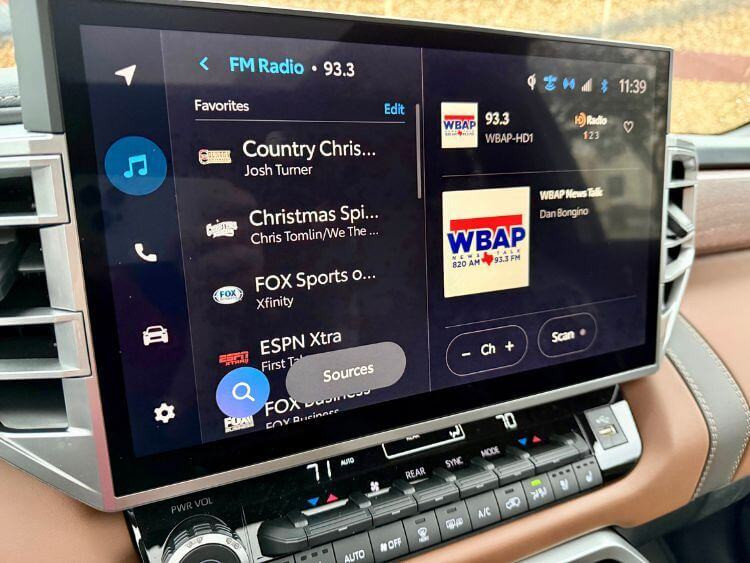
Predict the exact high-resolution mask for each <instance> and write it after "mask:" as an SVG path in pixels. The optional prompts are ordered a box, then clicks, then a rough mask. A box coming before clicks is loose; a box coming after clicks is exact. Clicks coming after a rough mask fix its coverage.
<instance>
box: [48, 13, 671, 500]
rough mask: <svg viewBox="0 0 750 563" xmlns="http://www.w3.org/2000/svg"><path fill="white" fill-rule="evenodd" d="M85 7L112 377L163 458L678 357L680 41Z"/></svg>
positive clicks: (240, 458)
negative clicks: (669, 309) (674, 219)
mask: <svg viewBox="0 0 750 563" xmlns="http://www.w3.org/2000/svg"><path fill="white" fill-rule="evenodd" d="M81 5H82V6H83V4H81ZM63 18H68V20H67V21H68V23H66V24H65V25H66V26H67V27H68V28H71V29H72V27H73V26H72V24H71V23H70V21H71V20H72V21H74V22H75V24H76V25H75V27H76V29H75V33H76V34H77V36H76V38H77V45H78V46H79V50H78V51H76V50H75V49H70V48H69V47H68V48H66V49H59V50H60V51H65V53H63V54H58V57H60V59H61V60H59V61H58V66H59V67H60V69H61V70H60V72H61V73H62V89H63V101H64V105H65V107H64V110H65V112H66V123H67V130H68V137H69V143H70V150H71V153H72V162H73V170H72V174H73V178H74V189H75V196H76V206H77V208H78V216H79V219H78V221H79V229H80V233H81V247H82V253H83V265H84V271H85V273H86V281H87V290H88V293H89V308H90V315H91V319H92V328H93V342H94V346H95V355H96V359H97V365H98V372H99V373H98V375H99V379H100V382H101V383H100V385H101V387H102V394H103V401H104V406H105V415H106V423H107V426H108V431H109V432H110V442H112V443H111V444H110V449H111V450H114V451H115V452H118V453H119V458H120V459H122V460H126V459H130V460H133V466H132V467H131V469H132V471H133V472H134V473H136V474H137V473H138V470H137V469H133V468H137V467H139V466H140V465H139V463H140V462H138V460H144V463H145V464H148V463H151V462H153V463H157V462H158V463H165V464H166V463H168V460H172V461H175V460H179V459H183V458H180V456H187V455H189V456H190V459H193V460H201V461H194V463H193V464H192V465H193V467H191V468H190V471H192V472H193V473H185V476H194V475H196V474H200V473H201V472H203V473H208V472H212V471H215V470H217V469H228V468H232V467H235V466H238V465H242V464H248V463H255V462H261V461H267V460H269V459H273V458H277V457H280V456H282V455H286V454H290V453H296V452H299V451H303V450H306V449H310V448H311V447H316V446H320V445H325V444H331V443H336V442H340V441H344V440H348V439H352V438H355V437H357V436H362V435H367V434H372V433H376V432H379V431H383V430H387V429H392V428H397V427H402V426H407V425H409V424H412V423H414V422H418V421H424V420H429V419H436V418H439V417H442V416H446V415H452V414H456V413H461V412H467V411H472V410H475V409H479V408H481V407H487V406H489V405H495V404H499V403H503V402H504V401H508V400H511V399H515V398H519V397H524V396H528V395H533V394H537V393H542V392H546V391H550V390H554V389H559V388H565V387H568V386H573V385H580V384H583V383H585V382H589V381H592V380H598V379H601V378H605V377H607V376H611V375H615V374H624V373H636V372H637V370H639V369H642V368H647V367H649V366H650V367H653V366H654V365H655V363H656V358H657V345H656V340H657V338H656V334H657V313H658V306H657V297H658V279H659V264H660V258H659V256H660V250H659V249H660V244H659V242H660V237H661V217H662V197H661V190H662V183H663V161H664V142H665V134H666V126H667V92H668V82H669V58H670V57H669V52H668V51H667V50H664V49H659V48H644V47H637V46H626V45H610V44H604V43H592V42H586V41H581V40H562V39H557V38H544V37H538V36H525V35H519V34H501V33H497V32H491V31H487V30H485V31H480V30H469V29H461V28H450V27H446V26H437V25H436V26H427V25H416V24H415V25H412V24H406V23H393V22H390V23H389V22H378V21H375V20H373V21H365V20H346V19H333V18H330V19H329V18H324V17H321V16H309V15H308V16H302V15H299V14H297V15H295V14H291V15H283V14H279V13H255V12H234V13H230V12H225V11H223V10H196V9H184V8H183V9H174V10H173V11H171V12H167V11H165V8H164V7H158V6H134V5H126V6H121V7H117V8H115V7H114V6H112V7H110V9H108V10H106V13H105V10H103V9H100V8H99V7H96V5H93V7H90V9H86V10H84V9H83V8H80V9H73V10H72V12H66V13H65V14H64V15H63V14H62V13H61V14H59V16H58V19H60V20H61V19H63ZM61 27H62V26H61ZM69 33H70V35H69V37H73V32H72V31H70V32H69ZM61 37H68V36H67V35H64V34H63V33H61ZM58 41H59V42H61V40H59V39H58ZM110 413H116V414H110ZM113 433H116V436H113ZM201 456H202V457H201ZM148 460H152V461H151V462H149V461H148ZM152 467H154V466H152ZM185 471H188V469H185ZM145 473H146V472H144V474H145ZM143 479H145V478H143ZM154 479H156V478H154ZM146 481H147V479H146ZM123 482H124V481H122V482H121V483H123ZM143 483H144V481H142V482H141V484H139V485H133V487H136V486H144V485H143ZM153 483H154V484H158V483H157V481H153ZM129 487H130V485H129V484H121V486H120V490H124V491H127V490H128V488H129Z"/></svg>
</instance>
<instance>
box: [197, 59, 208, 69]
mask: <svg viewBox="0 0 750 563" xmlns="http://www.w3.org/2000/svg"><path fill="white" fill-rule="evenodd" d="M206 61H208V57H203V58H202V59H201V60H200V61H198V64H199V65H201V68H202V69H203V70H208V65H207V64H206Z"/></svg>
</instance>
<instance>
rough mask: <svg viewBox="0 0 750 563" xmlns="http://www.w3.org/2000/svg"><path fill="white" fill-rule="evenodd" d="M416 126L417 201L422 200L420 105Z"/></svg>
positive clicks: (417, 108)
mask: <svg viewBox="0 0 750 563" xmlns="http://www.w3.org/2000/svg"><path fill="white" fill-rule="evenodd" d="M414 116H415V117H416V119H415V120H414V124H415V126H416V128H417V199H422V129H421V126H422V116H421V114H420V107H419V104H416V105H415V106H414Z"/></svg>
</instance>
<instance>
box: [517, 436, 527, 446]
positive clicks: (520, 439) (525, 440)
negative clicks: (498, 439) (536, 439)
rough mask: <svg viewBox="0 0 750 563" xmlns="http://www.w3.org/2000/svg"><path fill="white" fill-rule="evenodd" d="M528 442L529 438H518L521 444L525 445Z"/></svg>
mask: <svg viewBox="0 0 750 563" xmlns="http://www.w3.org/2000/svg"><path fill="white" fill-rule="evenodd" d="M526 442H528V438H519V439H518V443H519V444H521V445H522V446H525V445H526Z"/></svg>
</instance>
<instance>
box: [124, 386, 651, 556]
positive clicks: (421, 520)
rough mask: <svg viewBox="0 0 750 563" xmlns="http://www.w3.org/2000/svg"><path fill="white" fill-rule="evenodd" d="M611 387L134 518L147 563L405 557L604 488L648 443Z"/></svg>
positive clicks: (138, 512)
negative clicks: (642, 440)
mask: <svg viewBox="0 0 750 563" xmlns="http://www.w3.org/2000/svg"><path fill="white" fill-rule="evenodd" d="M614 391H615V390H613V389H608V390H604V391H598V392H594V393H590V394H588V395H583V396H580V397H577V398H574V399H570V400H567V401H562V402H557V403H552V404H548V405H543V406H540V407H535V408H531V409H527V410H523V411H518V412H508V413H502V414H500V415H498V416H496V417H492V418H490V419H486V420H482V421H478V422H475V423H471V424H464V425H456V426H451V427H449V428H445V429H441V430H437V431H433V432H429V433H426V434H419V435H414V436H410V437H408V438H406V439H404V440H399V441H396V442H391V443H387V444H382V445H380V446H378V447H374V448H369V449H366V450H360V451H356V452H350V453H346V454H343V455H341V456H338V457H334V458H330V459H324V460H320V461H318V462H316V463H310V464H307V465H305V466H301V467H298V468H295V469H291V470H287V471H283V472H279V473H276V474H271V475H266V476H263V477H259V478H256V479H252V480H248V481H244V482H239V483H234V484H231V485H225V486H223V487H220V488H217V489H213V490H209V491H206V492H205V493H203V494H197V495H191V496H189V497H181V498H177V499H173V500H167V501H162V502H160V503H157V504H153V505H148V506H144V507H140V508H136V509H134V510H132V511H129V512H128V514H127V517H128V521H129V522H130V525H131V526H132V528H133V531H134V533H133V536H134V537H135V538H137V540H136V541H137V544H138V545H137V547H138V551H139V553H140V554H141V557H142V558H143V560H144V561H147V562H154V563H155V562H159V563H193V562H198V561H218V562H221V563H224V562H227V563H228V562H232V563H236V562H258V563H262V562H265V561H271V560H273V561H279V562H284V563H315V562H320V563H366V562H376V561H377V562H379V561H389V560H393V559H401V558H403V557H406V556H407V555H408V554H410V553H415V552H418V551H423V550H427V549H431V548H434V547H435V546H438V545H440V544H442V543H444V542H448V541H452V540H454V539H456V538H459V537H462V536H465V535H467V534H471V533H475V532H478V531H480V530H483V529H486V528H488V527H491V526H497V525H502V524H503V523H505V522H508V521H510V520H515V519H517V518H522V517H523V516H524V515H525V514H527V513H528V512H531V511H536V510H541V509H544V508H545V507H547V506H549V505H552V504H554V503H558V502H564V501H566V500H568V499H570V498H573V497H575V496H578V495H582V494H586V492H588V491H590V490H592V489H595V488H597V487H599V486H601V485H603V484H605V483H606V482H607V481H609V480H612V479H615V478H617V477H618V476H619V475H621V474H622V473H624V472H625V471H627V470H628V469H629V468H630V467H632V465H633V464H634V463H635V462H636V461H637V459H638V458H639V456H640V452H641V442H640V437H639V435H638V432H637V429H636V427H635V424H634V422H633V418H632V416H631V414H630V410H629V408H628V405H627V403H626V402H625V401H613V400H612V397H613V396H614Z"/></svg>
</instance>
